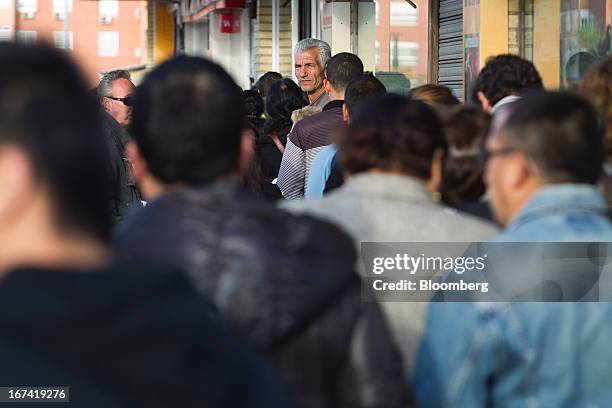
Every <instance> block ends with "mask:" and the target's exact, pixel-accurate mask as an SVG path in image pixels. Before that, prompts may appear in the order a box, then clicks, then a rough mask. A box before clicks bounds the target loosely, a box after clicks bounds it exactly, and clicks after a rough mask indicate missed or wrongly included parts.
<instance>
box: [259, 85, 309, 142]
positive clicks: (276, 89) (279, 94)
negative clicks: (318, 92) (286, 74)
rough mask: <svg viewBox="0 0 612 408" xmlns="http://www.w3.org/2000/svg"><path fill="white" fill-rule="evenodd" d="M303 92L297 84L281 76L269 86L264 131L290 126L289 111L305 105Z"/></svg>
mask: <svg viewBox="0 0 612 408" xmlns="http://www.w3.org/2000/svg"><path fill="white" fill-rule="evenodd" d="M307 104H308V102H307V101H306V99H304V93H303V92H302V90H301V89H300V87H299V86H297V85H296V83H295V82H293V81H292V80H291V79H289V78H283V79H281V80H280V81H277V82H275V83H274V84H272V86H270V89H269V90H268V97H267V98H266V111H267V113H268V118H267V120H266V124H265V125H264V133H266V134H268V133H270V132H272V131H278V130H279V129H281V128H283V127H286V126H291V113H292V112H293V111H294V110H296V109H300V108H303V107H304V106H306V105H307Z"/></svg>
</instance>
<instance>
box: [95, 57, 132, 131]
mask: <svg viewBox="0 0 612 408" xmlns="http://www.w3.org/2000/svg"><path fill="white" fill-rule="evenodd" d="M134 89H135V86H134V84H133V83H132V80H131V77H130V73H129V72H128V71H126V70H123V69H118V70H115V71H109V72H107V73H106V74H104V75H103V76H102V79H101V80H100V84H99V85H98V97H99V98H100V104H101V105H102V107H103V108H104V110H105V111H106V112H107V113H108V114H109V115H110V116H111V117H112V118H113V119H115V120H116V121H117V122H118V123H119V124H120V125H121V126H123V127H128V126H129V125H130V123H131V122H132V103H131V95H132V93H133V92H134Z"/></svg>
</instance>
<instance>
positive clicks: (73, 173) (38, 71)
mask: <svg viewBox="0 0 612 408" xmlns="http://www.w3.org/2000/svg"><path fill="white" fill-rule="evenodd" d="M98 111H99V108H98V105H97V103H96V100H95V98H92V96H91V94H89V93H88V91H87V87H86V81H85V80H84V78H83V76H82V75H81V73H80V72H79V70H78V69H77V67H76V66H75V64H74V63H73V62H72V61H70V60H69V58H68V57H67V56H66V54H65V53H63V52H61V51H58V50H55V49H53V48H50V47H47V46H43V45H28V46H24V45H16V44H13V43H7V42H5V43H0V186H2V188H0V264H1V266H2V267H3V268H4V267H6V266H7V265H8V263H10V262H11V260H12V261H15V262H17V260H16V259H11V257H12V256H16V253H18V252H19V253H20V256H21V259H20V261H22V262H27V263H31V262H40V263H43V264H46V263H48V262H53V261H59V258H60V257H61V256H62V255H61V254H62V253H63V254H65V255H66V256H68V252H67V251H69V248H70V247H73V246H62V243H64V242H68V241H73V242H80V243H81V244H78V245H77V244H75V246H74V247H76V246H79V245H85V243H87V242H91V243H98V244H97V245H102V244H103V243H104V242H105V241H107V240H108V239H109V237H110V232H111V219H110V185H109V179H108V177H107V174H106V167H105V166H106V156H105V152H106V151H107V150H106V145H105V141H104V138H103V136H102V134H101V133H100V127H99V124H98ZM20 246H21V247H20ZM60 248H61V249H60ZM37 249H40V250H41V252H40V253H39V254H38V258H36V259H34V257H35V256H36V255H34V252H35V251H36V250H37ZM82 249H83V251H85V252H86V250H85V249H84V248H82ZM85 252H83V254H84V253H85ZM74 261H75V262H77V260H76V259H75V260H74ZM71 262H72V261H71Z"/></svg>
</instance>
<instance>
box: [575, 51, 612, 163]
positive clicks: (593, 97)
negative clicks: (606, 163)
mask: <svg viewBox="0 0 612 408" xmlns="http://www.w3.org/2000/svg"><path fill="white" fill-rule="evenodd" d="M577 91H578V93H580V94H581V95H582V96H584V97H585V98H587V99H588V100H590V101H591V103H592V104H593V105H595V108H597V110H598V111H599V114H600V116H601V118H602V120H603V124H604V127H605V135H604V148H605V152H606V155H607V156H611V155H612V57H611V58H608V59H607V60H605V61H604V62H603V63H602V64H601V65H599V66H597V67H596V68H595V69H593V70H592V71H590V72H589V73H588V74H586V75H585V76H584V78H583V80H582V83H580V84H579V85H578V88H577Z"/></svg>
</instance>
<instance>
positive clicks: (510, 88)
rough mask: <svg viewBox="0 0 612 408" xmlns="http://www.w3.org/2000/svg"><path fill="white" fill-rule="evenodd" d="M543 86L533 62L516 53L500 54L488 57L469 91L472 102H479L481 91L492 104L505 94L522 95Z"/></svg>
mask: <svg viewBox="0 0 612 408" xmlns="http://www.w3.org/2000/svg"><path fill="white" fill-rule="evenodd" d="M543 87H544V86H543V84H542V78H541V77H540V74H539V73H538V71H537V69H536V67H535V66H534V65H533V63H531V62H530V61H527V60H526V59H523V58H521V57H519V56H517V55H512V54H502V55H498V56H495V57H492V58H490V59H489V60H488V61H487V63H486V65H485V66H484V68H483V69H482V70H481V71H480V73H479V74H478V78H476V82H475V83H474V86H473V88H472V92H471V96H472V102H474V103H478V104H479V103H480V102H479V99H478V92H482V93H483V94H484V96H486V97H487V99H488V100H489V103H490V104H491V106H494V105H495V104H496V103H497V102H499V101H500V100H502V99H503V98H505V97H506V96H510V95H522V94H523V93H525V92H527V91H529V90H541V89H543Z"/></svg>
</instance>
